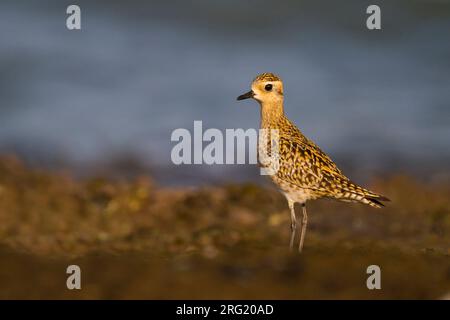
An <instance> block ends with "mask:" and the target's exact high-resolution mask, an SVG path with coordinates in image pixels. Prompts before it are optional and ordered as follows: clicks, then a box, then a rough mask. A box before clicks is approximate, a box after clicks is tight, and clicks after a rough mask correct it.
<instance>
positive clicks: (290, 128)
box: [262, 114, 387, 208]
mask: <svg viewBox="0 0 450 320" xmlns="http://www.w3.org/2000/svg"><path fill="white" fill-rule="evenodd" d="M262 117H263V119H264V118H265V117H267V119H264V120H263V122H262V128H264V129H276V130H278V132H279V142H278V143H279V155H280V160H279V161H280V162H279V165H280V168H279V170H278V171H277V173H276V174H275V175H272V176H271V178H272V180H273V181H274V182H275V184H277V185H278V186H279V188H280V189H281V190H282V191H283V192H284V193H285V195H286V197H289V198H290V199H291V200H292V201H294V202H299V203H305V202H306V201H308V200H314V199H318V198H324V197H326V198H333V199H337V200H341V201H353V202H362V203H364V204H368V205H370V206H373V207H377V208H378V207H380V206H382V203H381V202H380V200H387V199H386V198H385V197H383V196H381V195H378V194H376V193H374V192H371V191H369V190H367V189H364V188H362V187H360V186H358V185H356V184H354V183H353V182H351V181H350V180H349V179H348V178H347V177H346V176H344V175H343V174H342V171H341V170H340V169H339V168H338V167H337V166H336V164H335V163H334V162H333V161H332V160H331V159H330V158H329V157H328V156H327V155H326V154H325V153H324V152H323V151H322V150H321V149H320V148H319V147H318V146H317V145H316V144H314V142H312V141H311V140H309V139H308V138H306V137H305V136H304V135H303V134H302V133H301V132H300V130H299V129H298V128H297V127H296V126H295V125H294V124H293V123H292V122H291V121H289V119H288V118H287V117H285V116H284V114H283V115H280V116H277V117H271V116H270V115H263V116H262Z"/></svg>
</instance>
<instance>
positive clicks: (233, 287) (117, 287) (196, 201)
mask: <svg viewBox="0 0 450 320" xmlns="http://www.w3.org/2000/svg"><path fill="white" fill-rule="evenodd" d="M370 187H371V188H372V189H373V190H375V191H378V192H380V193H383V194H385V195H387V196H389V197H390V198H391V199H392V202H390V203H388V206H387V207H386V208H383V209H373V208H370V207H366V206H363V205H359V204H348V203H338V202H333V201H328V200H321V201H316V202H313V203H311V204H308V212H309V225H308V232H307V234H306V243H305V249H304V253H303V254H302V255H298V254H295V253H290V252H289V251H288V248H287V244H288V242H289V233H290V229H289V227H290V224H289V212H288V209H287V204H286V202H285V200H284V198H283V197H282V196H281V195H280V194H278V193H277V192H276V191H275V190H274V189H272V188H266V187H261V186H257V185H253V184H242V185H222V186H214V187H203V188H192V189H188V188H180V189H176V188H170V189H169V188H161V187H158V186H157V185H156V184H155V183H154V182H153V181H152V179H151V178H150V177H147V176H142V177H139V178H136V179H134V180H132V181H130V180H117V179H115V180H113V179H107V178H89V179H83V180H80V179H75V178H72V177H71V176H70V175H69V174H67V173H54V172H45V171H39V170H35V169H30V168H27V167H26V166H24V165H23V164H22V163H21V162H20V161H19V160H17V159H16V158H14V157H3V158H1V159H0V283H1V289H0V298H1V299H13V298H24V299H38V298H39V299H49V298H56V299H72V298H75V299H92V298H100V299H175V298H186V299H200V298H205V299H223V298H227V299H228V298H229V299H260V298H261V299H313V298H322V299H333V298H338V299H349V298H359V299H405V298H417V299H438V298H442V297H444V296H446V295H448V294H449V293H450V197H449V196H450V183H448V182H447V183H445V182H440V183H432V182H426V183H424V182H419V181H418V180H417V179H413V178H411V177H407V176H404V175H402V176H401V175H399V176H391V177H380V178H379V179H377V180H375V181H372V182H371V183H370ZM297 209H298V212H300V210H299V209H300V208H297ZM70 264H77V265H79V266H80V267H81V270H82V289H81V290H79V291H77V290H73V291H70V290H68V289H67V288H66V278H67V276H68V275H67V274H66V268H67V266H68V265H70ZM372 264H376V265H379V266H380V267H381V271H382V278H381V286H382V288H381V290H368V289H367V287H366V279H367V277H368V275H367V274H366V268H367V267H368V266H369V265H372Z"/></svg>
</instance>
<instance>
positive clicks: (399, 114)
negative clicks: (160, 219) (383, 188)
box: [0, 0, 450, 185]
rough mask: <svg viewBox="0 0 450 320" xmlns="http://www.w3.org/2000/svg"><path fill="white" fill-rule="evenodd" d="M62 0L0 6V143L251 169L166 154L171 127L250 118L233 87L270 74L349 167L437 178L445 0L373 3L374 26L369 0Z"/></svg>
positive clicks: (86, 157) (172, 170) (83, 165)
mask: <svg viewBox="0 0 450 320" xmlns="http://www.w3.org/2000/svg"><path fill="white" fill-rule="evenodd" d="M71 3H72V2H68V1H39V2H35V1H20V2H17V1H8V0H4V1H2V2H1V4H0V37H1V41H2V46H1V48H0V66H1V72H0V152H2V153H14V154H18V155H20V157H21V158H22V159H25V160H26V161H27V162H28V163H30V164H32V165H34V166H41V167H42V166H43V167H50V168H61V167H62V168H70V169H72V170H73V171H76V172H77V173H78V174H90V173H98V172H99V170H100V171H102V170H103V171H106V170H107V169H111V170H110V171H112V172H115V173H116V174H119V173H120V174H133V173H135V172H142V171H143V170H145V171H147V172H151V173H152V175H154V176H155V177H156V178H157V179H158V181H159V182H160V183H161V184H169V185H174V184H183V185H186V184H187V185H190V184H199V183H203V182H208V183H210V182H220V181H223V180H224V179H227V180H232V181H242V180H249V179H259V177H258V171H257V170H256V169H255V168H254V166H237V165H236V166H229V165H224V166H212V167H208V166H203V167H199V166H191V167H189V170H186V167H181V168H180V167H176V166H174V165H172V163H171V161H170V150H171V148H172V146H173V145H174V144H175V143H171V141H170V134H171V132H172V131H173V130H174V129H176V128H187V129H189V130H192V127H193V121H194V120H203V126H204V128H205V129H206V128H209V127H213V128H219V129H224V128H245V129H247V128H257V127H258V126H259V108H258V107H257V105H256V103H237V102H236V101H235V98H236V97H237V95H239V94H241V93H243V92H246V91H247V90H248V88H249V86H250V82H251V81H252V79H253V78H254V77H255V76H256V75H257V74H259V73H261V72H274V73H276V74H279V75H280V76H281V77H282V78H283V80H284V82H285V91H286V101H285V104H286V106H285V109H286V112H287V114H288V116H289V117H290V118H291V119H293V121H294V122H295V123H296V124H297V125H298V126H299V127H300V128H301V129H302V130H303V131H304V133H305V134H306V135H307V136H308V137H310V138H311V139H313V140H314V141H316V142H317V144H318V145H319V146H321V147H322V149H324V150H325V151H326V152H328V153H329V154H330V155H331V156H332V158H333V159H334V160H335V161H336V162H338V164H339V165H340V166H341V167H343V168H344V169H345V171H347V172H348V173H349V175H352V176H353V177H359V178H360V179H364V177H367V176H368V175H373V174H376V173H380V172H381V173H386V172H387V173H389V172H397V171H407V172H412V173H414V174H415V175H416V174H417V175H421V176H422V177H424V176H425V177H430V176H431V177H433V176H434V177H435V178H436V176H437V177H438V178H443V177H445V178H446V179H448V177H449V175H448V168H449V164H450V148H449V137H450V125H449V124H450V107H449V105H448V103H449V102H448V101H449V98H450V90H449V88H450V77H449V73H450V41H449V32H450V2H449V1H443V0H436V1H419V0H415V1H409V0H408V1H378V2H377V4H378V5H379V6H381V8H382V30H381V31H369V30H368V29H367V28H366V26H365V24H366V18H367V16H368V15H367V14H366V13H365V10H366V8H367V7H368V5H369V4H371V2H370V1H345V2H344V3H342V2H339V3H338V2H334V1H276V2H275V1H256V0H255V1H237V0H236V1H234V0H231V1H206V0H196V1H190V2H185V1H169V2H167V1H136V0H132V1H127V2H124V1H95V2H93V1H77V4H78V5H79V6H80V7H81V11H82V30H81V31H69V30H67V29H66V27H65V21H66V17H67V15H66V14H65V10H66V8H67V6H68V5H69V4H71ZM186 171H188V172H186ZM443 175H444V176H443ZM258 181H259V180H258Z"/></svg>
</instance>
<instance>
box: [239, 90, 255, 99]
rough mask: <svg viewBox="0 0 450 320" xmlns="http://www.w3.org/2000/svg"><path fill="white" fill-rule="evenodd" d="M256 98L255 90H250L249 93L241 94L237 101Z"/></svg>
mask: <svg viewBox="0 0 450 320" xmlns="http://www.w3.org/2000/svg"><path fill="white" fill-rule="evenodd" d="M254 96H255V93H254V92H253V90H250V91H249V92H247V93H244V94H241V95H240V96H239V97H237V100H245V99H249V98H253V97H254Z"/></svg>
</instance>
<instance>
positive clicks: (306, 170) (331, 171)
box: [277, 135, 347, 191]
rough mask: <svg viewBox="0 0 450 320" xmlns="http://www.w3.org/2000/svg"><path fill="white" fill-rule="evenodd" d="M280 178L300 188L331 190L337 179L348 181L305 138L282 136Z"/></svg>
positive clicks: (333, 164) (325, 156) (330, 161)
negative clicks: (332, 183)
mask: <svg viewBox="0 0 450 320" xmlns="http://www.w3.org/2000/svg"><path fill="white" fill-rule="evenodd" d="M279 147H280V149H279V152H280V156H281V159H282V160H281V161H280V168H279V171H278V173H277V176H278V178H280V179H282V180H284V181H286V182H289V183H292V184H294V185H296V186H298V187H300V188H307V189H313V190H317V191H327V190H329V187H330V185H329V183H330V182H332V181H334V180H335V178H342V179H347V178H346V177H345V176H343V175H342V172H341V171H340V170H339V168H338V167H337V166H336V164H335V163H334V162H333V161H332V160H331V159H330V158H329V157H328V156H327V155H326V154H325V153H324V152H323V151H322V150H320V149H319V147H317V146H316V145H315V144H314V143H313V142H312V141H310V140H308V139H307V138H305V137H304V136H298V138H296V137H295V136H292V135H291V136H289V137H287V136H281V137H280V141H279Z"/></svg>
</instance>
